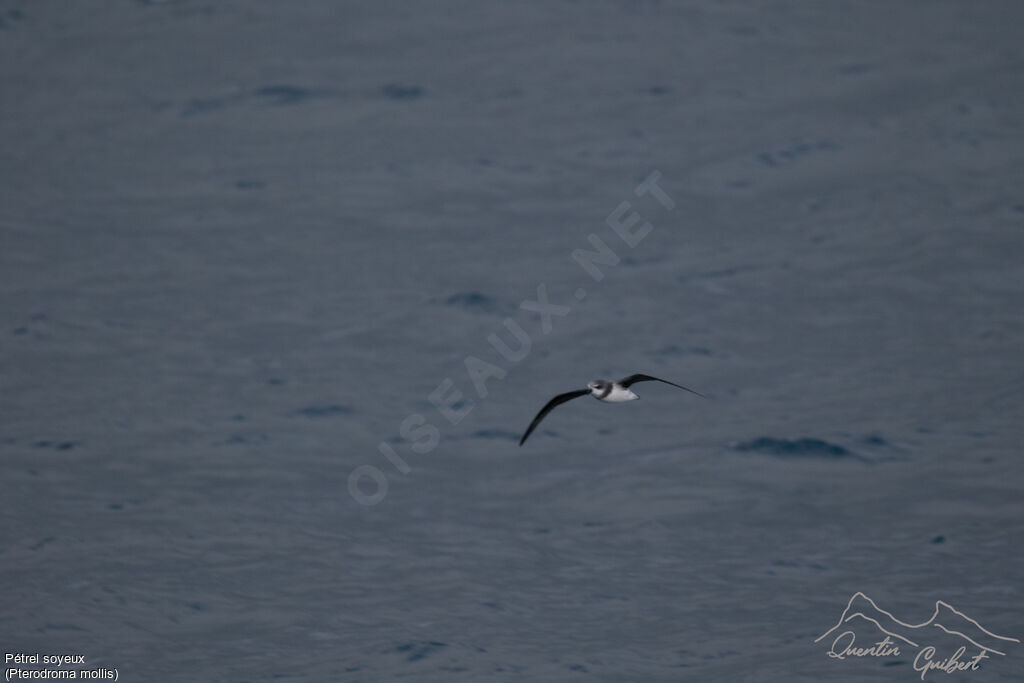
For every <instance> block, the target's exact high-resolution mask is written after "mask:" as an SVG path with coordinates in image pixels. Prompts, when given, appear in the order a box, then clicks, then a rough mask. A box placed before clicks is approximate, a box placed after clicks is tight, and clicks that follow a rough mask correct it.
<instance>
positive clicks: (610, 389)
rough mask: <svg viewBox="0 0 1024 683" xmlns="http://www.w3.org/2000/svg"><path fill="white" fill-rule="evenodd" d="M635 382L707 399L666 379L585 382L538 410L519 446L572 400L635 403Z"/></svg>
mask: <svg viewBox="0 0 1024 683" xmlns="http://www.w3.org/2000/svg"><path fill="white" fill-rule="evenodd" d="M637 382H663V383H665V384H671V385H672V386H674V387H679V388H680V389H683V390H685V391H689V392H690V393H691V394H697V395H698V396H700V397H701V398H707V397H706V396H704V394H701V393H699V392H696V391H694V390H693V389H688V388H686V387H684V386H682V385H681V384H676V383H675V382H669V381H668V380H667V379H659V378H657V377H651V376H650V375H630V376H629V377H623V378H622V379H620V380H619V381H618V382H609V381H608V380H606V379H595V380H593V381H592V382H587V388H586V389H579V390H577V391H568V392H566V393H564V394H559V395H558V396H555V397H554V398H553V399H551V400H550V401H548V402H547V404H546V405H545V406H544V407H543V408H541V409H540V412H539V413H537V417H535V418H533V422H531V423H530V426H529V427H527V428H526V433H525V434H523V438H521V439H520V440H519V445H520V446H522V445H523V443H524V442H525V441H526V439H527V438H528V437H529V436H530V434H532V433H533V430H534V429H536V428H537V425H539V424H540V421H541V420H543V419H544V418H545V417H546V416H547V414H548V413H550V412H551V411H552V410H554V409H555V408H557V407H558V406H560V405H562V404H563V403H565V402H567V401H571V400H573V399H574V398H579V397H580V396H586V395H587V394H590V395H591V396H593V397H594V398H596V399H597V400H598V401H604V402H605V403H623V402H625V401H635V400H636V399H638V398H640V397H639V396H637V395H636V394H634V393H633V392H632V391H630V389H629V388H630V387H631V386H632V385H634V384H636V383H637Z"/></svg>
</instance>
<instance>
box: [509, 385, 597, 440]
mask: <svg viewBox="0 0 1024 683" xmlns="http://www.w3.org/2000/svg"><path fill="white" fill-rule="evenodd" d="M589 393H590V389H580V390H579V391H570V392H567V393H564V394H559V395H558V396H555V397H554V398H553V399H551V400H550V401H548V402H547V405H545V406H544V407H543V408H541V409H540V412H539V413H537V417H535V418H533V422H531V423H530V426H529V427H527V428H526V433H525V434H523V438H521V439H519V445H520V446H522V445H523V442H524V441H526V437H528V436H530V434H532V433H533V430H534V429H536V428H537V425H539V424H540V421H541V420H543V419H544V416H545V415H547V414H548V413H550V412H551V411H552V410H554V409H555V408H557V407H558V406H560V405H562V404H563V403H565V402H566V401H571V400H573V399H574V398H579V397H580V396H586V395H587V394H589Z"/></svg>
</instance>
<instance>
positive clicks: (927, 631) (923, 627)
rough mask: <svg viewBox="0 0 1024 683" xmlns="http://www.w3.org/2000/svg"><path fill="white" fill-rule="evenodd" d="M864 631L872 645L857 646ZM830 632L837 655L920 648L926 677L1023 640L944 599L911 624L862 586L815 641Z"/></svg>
mask: <svg viewBox="0 0 1024 683" xmlns="http://www.w3.org/2000/svg"><path fill="white" fill-rule="evenodd" d="M858 634H860V635H862V636H864V637H865V638H866V639H869V642H870V643H871V644H870V645H869V646H867V647H864V646H862V645H857V636H858ZM830 636H831V637H832V640H831V647H830V648H829V649H828V650H827V652H826V654H827V655H828V656H829V657H831V658H832V659H846V658H847V657H901V656H904V655H909V654H910V653H911V651H913V650H916V651H917V654H916V655H915V656H914V670H915V671H917V672H919V673H920V674H921V680H924V677H925V676H926V675H927V674H928V673H929V672H930V671H942V672H944V673H947V674H951V673H955V672H958V671H978V670H979V669H980V666H981V662H982V661H983V660H985V659H989V658H990V656H991V655H997V656H1000V657H1005V656H1006V653H1007V651H1008V648H1009V647H1010V646H1012V644H1013V643H1019V642H1020V640H1018V639H1017V638H1010V637H1008V636H1001V635H998V634H996V633H993V632H992V631H989V630H988V629H986V628H985V627H984V626H982V625H981V624H979V623H978V622H977V621H975V620H974V619H972V618H971V617H969V616H967V615H966V614H964V613H963V612H961V611H960V610H958V609H956V608H955V607H953V606H952V605H950V604H949V603H948V602H943V601H942V600H937V601H936V602H935V610H934V611H933V612H932V616H931V617H930V618H929V619H928V620H927V621H924V622H921V623H920V624H910V623H907V622H905V621H901V620H899V619H897V618H896V617H895V616H893V615H892V613H891V612H887V611H885V610H884V609H882V608H881V607H879V606H878V605H876V604H875V601H874V600H872V599H871V598H869V597H868V596H867V595H865V594H864V593H861V592H860V591H858V592H856V593H854V594H853V595H852V596H850V601H849V602H848V603H847V604H846V609H844V610H843V614H842V616H840V617H839V621H837V622H836V625H835V626H833V627H832V628H830V629H829V630H827V631H825V632H824V633H822V634H821V635H820V636H818V637H817V638H815V639H814V642H815V643H818V642H821V641H822V640H825V639H826V638H828V637H830ZM879 636H881V639H879ZM826 642H829V641H826ZM958 646H959V647H958Z"/></svg>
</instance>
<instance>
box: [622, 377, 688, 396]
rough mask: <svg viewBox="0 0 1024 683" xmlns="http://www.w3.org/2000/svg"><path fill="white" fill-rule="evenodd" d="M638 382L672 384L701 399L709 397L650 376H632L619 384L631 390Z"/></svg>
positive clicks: (624, 378) (623, 379)
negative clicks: (630, 387) (632, 385)
mask: <svg viewBox="0 0 1024 683" xmlns="http://www.w3.org/2000/svg"><path fill="white" fill-rule="evenodd" d="M637 382H663V383H665V384H671V385H672V386H674V387H679V388H680V389H683V390H684V391H689V392H690V393H691V394H697V395H698V396H700V397H701V398H707V396H705V395H704V394H702V393H700V392H699V391H694V390H693V389H689V388H687V387H684V386H683V385H681V384H676V383H675V382H669V381H668V380H667V379H659V378H658V377H651V376H650V375H630V376H629V377H623V378H622V379H620V380H619V384H621V385H622V386H624V387H626V388H627V389H628V388H629V386H630V385H631V384H636V383H637Z"/></svg>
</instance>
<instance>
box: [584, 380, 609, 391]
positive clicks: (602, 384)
mask: <svg viewBox="0 0 1024 683" xmlns="http://www.w3.org/2000/svg"><path fill="white" fill-rule="evenodd" d="M611 386H612V383H611V382H609V381H608V380H605V379H595V380H591V381H589V382H587V388H588V389H590V391H591V392H592V393H594V394H604V393H607V391H608V390H609V389H611Z"/></svg>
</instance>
